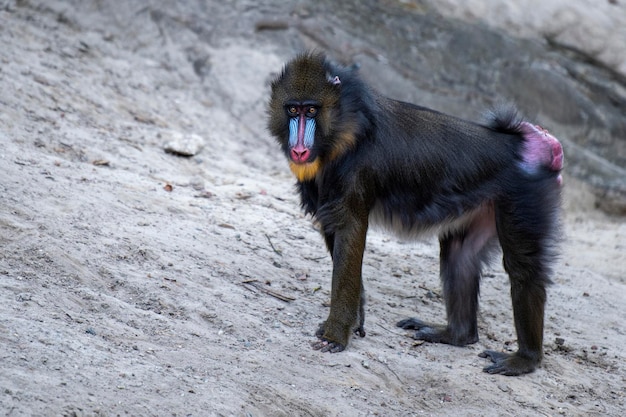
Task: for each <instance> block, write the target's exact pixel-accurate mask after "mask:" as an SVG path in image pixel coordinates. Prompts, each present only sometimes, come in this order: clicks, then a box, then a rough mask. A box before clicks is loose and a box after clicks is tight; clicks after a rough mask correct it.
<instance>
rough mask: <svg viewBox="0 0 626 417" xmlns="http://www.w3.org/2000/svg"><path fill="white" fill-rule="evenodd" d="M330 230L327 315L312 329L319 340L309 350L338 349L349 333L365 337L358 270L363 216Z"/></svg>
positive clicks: (364, 228)
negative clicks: (329, 277)
mask: <svg viewBox="0 0 626 417" xmlns="http://www.w3.org/2000/svg"><path fill="white" fill-rule="evenodd" d="M342 226H343V227H342V228H341V229H338V230H335V231H334V233H333V234H334V241H333V245H332V247H333V251H332V258H333V278H332V289H331V300H330V314H329V315H328V318H327V319H326V321H325V322H324V323H323V324H322V325H321V326H320V328H319V329H318V330H317V332H316V336H317V337H319V339H320V340H319V341H318V342H316V343H315V344H313V349H316V350H321V351H322V352H332V353H335V352H341V351H342V350H344V349H345V348H346V346H348V341H349V339H350V335H351V334H352V332H355V333H356V334H358V335H359V336H361V337H363V336H365V330H364V329H363V320H364V314H363V309H364V303H363V283H362V278H361V269H362V264H363V251H364V250H365V239H366V235H367V217H364V218H363V219H358V218H348V219H345V221H344V222H343V224H342Z"/></svg>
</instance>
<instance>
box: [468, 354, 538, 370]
mask: <svg viewBox="0 0 626 417" xmlns="http://www.w3.org/2000/svg"><path fill="white" fill-rule="evenodd" d="M478 356H480V357H481V358H489V359H491V362H493V365H489V366H485V367H484V368H483V371H484V372H487V373H489V374H500V375H507V376H517V375H522V374H528V373H530V372H533V371H534V370H535V369H536V368H537V365H539V359H534V358H525V357H522V356H520V355H519V352H516V353H513V354H510V353H504V352H496V351H494V350H486V351H484V352H482V353H479V354H478Z"/></svg>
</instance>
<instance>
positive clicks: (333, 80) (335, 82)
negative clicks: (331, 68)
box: [326, 74, 341, 85]
mask: <svg viewBox="0 0 626 417" xmlns="http://www.w3.org/2000/svg"><path fill="white" fill-rule="evenodd" d="M326 79H327V80H328V82H329V83H331V84H332V85H341V80H340V79H339V76H338V75H335V76H334V77H333V76H332V75H330V74H326Z"/></svg>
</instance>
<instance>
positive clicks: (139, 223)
mask: <svg viewBox="0 0 626 417" xmlns="http://www.w3.org/2000/svg"><path fill="white" fill-rule="evenodd" d="M59 20H60V19H57V18H55V17H53V16H52V15H50V14H46V13H42V14H33V13H31V12H28V11H24V10H19V9H18V10H17V11H16V10H12V11H6V10H5V11H0V44H1V45H3V46H2V48H0V144H1V146H0V178H1V181H0V190H1V197H0V244H1V248H2V249H1V250H2V252H1V256H0V363H1V365H0V414H2V415H7V416H31V415H32V416H61V415H63V416H116V415H121V416H126V415H129V416H130V415H132V416H204V415H209V416H255V417H257V416H369V415H377V416H414V415H415V416H449V415H472V416H556V415H565V416H579V415H580V416H589V415H597V416H607V415H608V416H620V415H623V411H624V409H625V407H626V404H625V402H626V401H625V400H626V391H625V386H626V370H625V365H624V363H625V359H626V353H624V349H623V346H624V342H626V330H625V327H624V319H625V318H626V316H625V314H626V282H625V277H624V271H625V268H626V224H625V222H624V220H623V219H610V218H607V217H605V216H603V215H602V214H601V213H599V212H596V211H594V208H593V207H592V203H591V201H593V199H592V198H591V197H590V196H589V194H588V192H587V191H586V190H585V187H584V186H582V185H580V184H577V183H576V181H575V180H573V179H571V178H569V177H567V176H566V188H565V200H566V201H565V222H564V235H563V237H564V246H563V257H562V260H561V261H560V262H559V265H558V268H557V272H556V275H555V277H554V281H555V285H553V286H552V287H551V288H550V291H549V301H548V306H547V315H546V328H545V360H544V365H543V367H542V368H541V369H539V370H538V371H536V372H535V373H533V374H530V375H526V376H523V377H519V378H510V377H503V376H491V375H488V374H485V373H483V372H481V368H482V367H483V366H484V365H486V363H485V360H484V359H481V358H479V357H478V356H477V354H478V353H479V352H481V351H482V350H483V349H485V348H489V349H516V343H515V332H514V329H513V322H512V317H511V312H510V299H509V295H508V283H507V278H506V276H505V274H504V273H503V271H502V268H501V267H500V265H498V264H495V265H493V267H492V268H491V269H489V271H488V273H487V274H486V277H485V278H484V281H483V287H482V292H481V294H482V296H481V317H480V336H481V340H480V342H479V343H477V344H476V345H473V346H469V347H466V348H458V347H450V346H442V345H432V344H419V343H415V342H414V341H413V340H412V339H411V338H410V337H409V334H408V333H406V332H404V331H402V330H399V329H397V328H395V327H394V323H395V322H396V321H397V320H398V319H401V318H404V317H407V316H413V315H417V316H420V317H422V318H424V319H427V320H433V321H443V320H444V315H445V313H444V307H443V304H442V300H441V298H440V296H439V294H440V290H439V280H438V258H437V255H438V254H437V244H436V241H435V240H434V239H427V240H424V241H419V242H412V243H407V242H402V241H399V240H397V239H396V238H394V237H392V236H389V235H385V234H382V233H378V232H371V233H370V235H369V240H368V248H367V253H366V256H365V266H364V276H365V281H366V288H367V302H368V304H367V310H366V314H367V322H366V329H367V331H368V335H367V337H365V338H363V339H359V340H354V341H353V342H352V344H351V345H350V347H349V349H347V350H346V351H345V352H343V353H340V354H322V353H320V352H317V351H314V350H312V349H311V347H310V343H311V342H312V341H313V340H314V331H315V329H316V328H317V325H318V323H319V322H321V321H322V320H323V319H324V318H325V317H326V314H327V312H328V307H327V302H328V298H329V289H330V272H331V264H330V260H329V256H328V255H327V253H326V251H325V248H324V245H323V242H322V239H321V237H320V236H319V233H318V232H317V231H316V229H315V227H314V226H313V225H312V224H311V221H310V219H308V218H306V217H304V216H303V215H302V214H301V212H300V209H299V206H298V200H297V198H296V196H295V194H294V189H293V184H294V180H293V178H292V177H291V175H290V173H289V172H288V169H287V166H286V163H285V161H284V159H283V157H282V155H281V154H280V152H279V150H278V148H277V146H276V145H274V143H272V141H271V139H270V137H269V134H268V133H267V132H266V130H265V120H264V108H265V102H266V100H267V97H268V80H269V79H271V76H272V74H273V73H275V72H276V71H278V70H279V69H280V67H281V65H282V63H283V61H284V60H285V59H286V58H288V57H287V56H282V55H280V54H279V53H278V52H277V51H275V50H274V49H272V48H270V47H268V46H262V45H261V46H259V45H255V44H253V43H247V42H246V41H241V42H239V43H235V42H231V43H224V44H222V45H221V46H220V47H216V48H209V47H208V46H207V47H206V49H205V50H204V52H206V53H207V54H208V55H209V56H210V57H211V68H210V71H208V72H207V74H206V77H198V75H197V74H196V73H194V69H193V68H192V66H191V65H189V67H188V68H173V67H171V66H169V65H167V64H168V61H167V59H166V57H167V56H171V57H173V58H172V59H174V58H176V55H175V54H177V53H178V54H180V53H183V52H181V51H174V50H172V51H170V50H168V49H167V44H164V45H153V46H152V49H150V48H148V49H147V50H143V52H142V53H138V52H137V51H135V50H132V49H130V48H127V47H125V45H124V44H123V43H120V42H118V41H116V39H115V37H113V36H111V35H110V34H107V33H102V32H99V31H90V30H89V29H77V28H76V27H73V26H72V25H71V24H67V22H63V21H59ZM157 52H158V53H157ZM187 52H188V51H187ZM168 54H171V55H168ZM231 86H236V87H237V88H235V89H233V88H231ZM192 135H198V136H199V137H201V138H203V139H204V141H205V145H206V146H205V148H204V149H203V150H202V151H201V152H200V153H199V154H198V155H196V156H195V157H191V158H183V157H179V156H175V155H172V154H169V153H166V152H164V150H163V145H164V144H165V143H166V142H168V141H169V140H171V139H173V138H174V139H176V138H190V137H193V136H192Z"/></svg>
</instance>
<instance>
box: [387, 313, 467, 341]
mask: <svg viewBox="0 0 626 417" xmlns="http://www.w3.org/2000/svg"><path fill="white" fill-rule="evenodd" d="M396 326H398V327H401V328H403V329H405V330H416V332H415V334H414V335H413V339H415V340H424V341H425V342H430V343H444V344H446V345H454V346H465V345H469V344H472V343H476V342H477V341H478V335H477V334H475V333H473V334H456V332H452V331H450V329H449V328H448V326H444V325H438V324H429V323H426V322H424V321H422V320H420V319H416V318H408V319H404V320H400V321H399V322H398V323H396ZM470 333H471V332H470Z"/></svg>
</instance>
